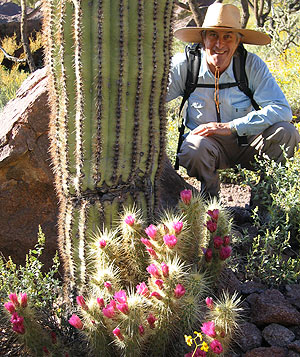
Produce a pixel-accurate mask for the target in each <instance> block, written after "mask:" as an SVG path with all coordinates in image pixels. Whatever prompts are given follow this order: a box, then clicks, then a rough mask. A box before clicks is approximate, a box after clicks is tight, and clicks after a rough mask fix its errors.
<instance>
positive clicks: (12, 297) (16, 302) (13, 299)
mask: <svg viewBox="0 0 300 357" xmlns="http://www.w3.org/2000/svg"><path fill="white" fill-rule="evenodd" d="M8 297H9V300H10V301H11V302H12V303H13V304H14V305H15V307H19V306H20V303H19V300H18V295H17V294H16V293H12V294H9V296H8Z"/></svg>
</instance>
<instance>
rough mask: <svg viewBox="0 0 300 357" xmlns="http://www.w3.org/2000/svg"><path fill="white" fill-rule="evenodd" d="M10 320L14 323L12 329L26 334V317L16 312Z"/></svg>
mask: <svg viewBox="0 0 300 357" xmlns="http://www.w3.org/2000/svg"><path fill="white" fill-rule="evenodd" d="M10 322H11V323H12V325H13V327H12V329H13V331H14V332H16V333H19V334H20V335H24V333H25V327H24V317H22V316H19V315H18V313H17V312H14V313H13V314H12V317H11V319H10Z"/></svg>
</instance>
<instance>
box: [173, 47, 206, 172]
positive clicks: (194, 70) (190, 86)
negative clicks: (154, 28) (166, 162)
mask: <svg viewBox="0 0 300 357" xmlns="http://www.w3.org/2000/svg"><path fill="white" fill-rule="evenodd" d="M200 51H201V49H200V44H199V43H197V44H194V45H187V46H186V48H185V53H186V58H187V63H188V68H187V76H186V81H185V90H184V94H183V97H182V101H181V104H180V108H179V116H180V114H181V111H182V109H183V107H184V104H185V102H186V101H187V100H188V98H189V96H190V95H191V93H193V92H194V90H195V89H196V88H197V83H198V76H199V70H200V65H201V52H200ZM178 131H179V139H178V145H177V152H176V160H175V165H174V168H175V170H178V169H179V159H178V153H179V151H180V148H181V145H182V142H183V134H184V118H182V120H181V126H180V127H179V128H178Z"/></svg>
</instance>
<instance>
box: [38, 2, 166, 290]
mask: <svg viewBox="0 0 300 357" xmlns="http://www.w3.org/2000/svg"><path fill="white" fill-rule="evenodd" d="M172 8H173V0H72V1H71V0H44V35H45V47H46V55H45V57H46V61H47V66H48V69H49V76H50V104H51V110H52V115H51V125H50V138H51V153H52V160H53V167H54V172H55V179H56V188H57V192H58V195H59V198H60V217H59V243H60V252H61V255H62V257H63V260H64V266H65V273H66V277H67V279H68V282H69V288H73V287H75V286H76V287H77V288H79V290H81V289H82V287H83V286H84V283H85V282H86V279H87V278H86V277H87V274H88V271H87V266H86V246H87V243H88V240H89V232H90V230H95V227H96V226H100V227H101V228H102V225H103V224H105V225H108V226H109V225H111V224H112V222H113V220H114V218H115V217H116V214H117V213H118V211H119V210H120V208H121V206H122V205H130V204H133V203H135V204H136V205H137V206H138V207H139V208H141V209H142V210H143V212H144V213H145V214H146V215H147V216H148V217H151V215H152V214H153V210H154V209H155V206H156V204H157V195H156V192H157V190H156V185H157V180H158V177H159V174H160V169H161V167H160V163H161V159H162V156H163V155H164V146H165V106H164V105H165V104H164V102H165V93H166V89H167V81H168V70H169V62H170V46H171V19H172Z"/></svg>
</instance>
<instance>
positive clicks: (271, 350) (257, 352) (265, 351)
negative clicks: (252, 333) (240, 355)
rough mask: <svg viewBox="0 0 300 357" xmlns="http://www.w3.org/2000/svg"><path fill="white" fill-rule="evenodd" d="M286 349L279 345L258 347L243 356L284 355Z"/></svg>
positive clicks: (269, 356) (268, 356)
mask: <svg viewBox="0 0 300 357" xmlns="http://www.w3.org/2000/svg"><path fill="white" fill-rule="evenodd" d="M286 356H287V350H286V349H284V348H281V347H258V348H254V349H253V350H251V351H248V352H247V353H246V354H245V357H286Z"/></svg>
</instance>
